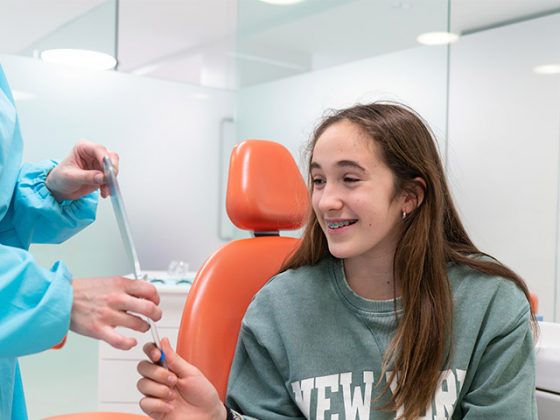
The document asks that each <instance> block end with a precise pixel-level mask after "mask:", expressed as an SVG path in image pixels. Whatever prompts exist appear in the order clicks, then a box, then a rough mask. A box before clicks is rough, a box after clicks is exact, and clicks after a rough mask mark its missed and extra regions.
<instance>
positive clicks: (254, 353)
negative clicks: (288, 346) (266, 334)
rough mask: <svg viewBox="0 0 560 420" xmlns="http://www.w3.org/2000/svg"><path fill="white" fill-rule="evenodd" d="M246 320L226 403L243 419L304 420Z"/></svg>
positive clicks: (236, 353)
mask: <svg viewBox="0 0 560 420" xmlns="http://www.w3.org/2000/svg"><path fill="white" fill-rule="evenodd" d="M248 315H249V318H250V317H251V315H250V313H248ZM246 318H247V315H246ZM246 321H247V320H244V325H243V326H242V328H241V332H240V335H239V340H238V342H237V349H236V352H235V357H234V360H233V365H232V368H231V371H230V376H229V382H228V391H227V398H226V404H227V405H228V407H230V408H231V409H233V410H235V411H236V412H238V413H240V414H242V415H243V418H244V419H261V420H288V419H304V418H305V417H304V416H303V415H302V413H301V411H300V410H299V409H298V407H297V406H296V405H295V403H294V402H293V401H292V399H291V398H290V395H289V393H288V391H287V389H286V387H285V385H284V380H283V378H282V375H281V373H280V371H279V369H278V367H277V366H276V365H275V363H274V362H273V358H272V357H271V355H270V353H269V352H268V350H267V348H266V346H265V345H263V344H262V343H260V342H259V340H258V339H257V337H256V335H255V333H254V332H253V331H252V330H251V328H250V327H249V326H248V325H247V322H246ZM249 323H250V319H249ZM259 323H260V322H259Z"/></svg>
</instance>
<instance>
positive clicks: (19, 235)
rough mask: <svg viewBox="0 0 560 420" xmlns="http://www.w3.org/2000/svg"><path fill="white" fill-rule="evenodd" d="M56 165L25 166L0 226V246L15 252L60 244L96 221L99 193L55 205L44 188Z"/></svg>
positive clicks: (46, 162)
mask: <svg viewBox="0 0 560 420" xmlns="http://www.w3.org/2000/svg"><path fill="white" fill-rule="evenodd" d="M55 165H56V162H55V161H44V162H40V163H36V164H24V165H23V166H22V167H21V169H20V172H19V175H18V179H17V182H16V185H15V189H14V194H13V198H12V202H11V204H10V207H9V209H8V212H7V214H6V216H5V217H4V218H3V219H2V221H1V222H0V242H1V243H2V244H6V245H10V246H15V247H18V248H28V247H29V245H30V244H31V243H60V242H63V241H64V240H66V239H68V238H69V237H71V236H72V235H74V234H75V233H77V232H79V231H80V230H81V229H83V228H84V227H86V226H87V225H89V224H90V223H91V222H93V221H94V220H95V212H96V209H97V199H98V193H97V192H93V193H91V194H88V195H86V196H84V197H82V198H80V199H78V200H67V201H62V202H58V201H56V199H55V198H54V197H53V196H52V194H51V193H50V191H49V189H48V188H47V186H46V184H45V181H46V178H47V175H48V173H49V172H50V170H51V169H52V168H54V166H55Z"/></svg>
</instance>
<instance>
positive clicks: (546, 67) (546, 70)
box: [533, 63, 560, 75]
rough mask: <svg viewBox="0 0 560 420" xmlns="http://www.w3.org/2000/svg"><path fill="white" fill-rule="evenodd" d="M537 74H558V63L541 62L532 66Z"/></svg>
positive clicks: (559, 66) (559, 69) (559, 71)
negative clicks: (541, 63) (539, 64)
mask: <svg viewBox="0 0 560 420" xmlns="http://www.w3.org/2000/svg"><path fill="white" fill-rule="evenodd" d="M533 71H534V72H535V73H537V74H547V75H548V74H560V63H558V64H543V65H542V66H537V67H534V68H533Z"/></svg>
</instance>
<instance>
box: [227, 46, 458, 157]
mask: <svg viewBox="0 0 560 420" xmlns="http://www.w3.org/2000/svg"><path fill="white" fill-rule="evenodd" d="M446 95H447V49H446V48H445V47H419V48H413V49H408V50H403V51H399V52H395V53H391V54H386V55H382V56H378V57H374V58H370V59H366V60H360V61H356V62H353V63H349V64H345V65H341V66H336V67H331V68H328V69H325V70H319V71H314V72H311V73H306V74H303V75H300V76H295V77H291V78H288V79H282V80H279V81H276V82H271V83H266V84H262V85H257V86H254V87H250V88H246V89H242V90H240V92H239V94H238V101H237V113H238V118H237V121H238V123H237V126H238V136H239V138H248V137H251V138H265V139H271V140H275V141H278V142H280V143H283V144H285V145H286V146H287V147H288V148H290V150H291V151H292V153H293V154H294V156H296V158H298V159H299V158H300V157H301V156H302V151H303V146H305V145H306V144H307V141H308V140H309V137H310V135H311V133H312V131H313V129H314V127H315V126H316V125H317V123H318V122H319V121H320V119H321V116H322V115H323V113H324V111H325V110H327V109H329V108H343V107H347V106H351V105H353V104H356V103H358V102H361V103H367V102H371V101H373V100H379V99H386V100H396V101H400V102H404V103H407V104H409V105H411V106H412V107H413V108H414V109H416V110H417V111H418V112H419V113H420V114H421V115H422V116H424V117H425V118H426V119H427V120H428V122H429V123H430V124H431V126H432V128H433V130H434V131H435V133H436V135H437V137H438V140H439V141H440V149H441V151H442V153H443V152H444V146H445V145H444V143H445V141H444V137H445V134H446V124H447V122H446V118H447V116H446V109H445V104H446ZM300 161H301V159H300Z"/></svg>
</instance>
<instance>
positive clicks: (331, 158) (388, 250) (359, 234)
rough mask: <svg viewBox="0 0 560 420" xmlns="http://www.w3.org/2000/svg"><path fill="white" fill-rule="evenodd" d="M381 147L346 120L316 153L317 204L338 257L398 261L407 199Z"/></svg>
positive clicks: (331, 130)
mask: <svg viewBox="0 0 560 420" xmlns="http://www.w3.org/2000/svg"><path fill="white" fill-rule="evenodd" d="M380 152H381V150H380V146H379V145H378V144H377V143H376V142H375V141H372V140H371V139H370V138H368V137H367V135H366V134H364V133H363V132H362V130H361V129H360V128H359V127H358V126H357V125H355V124H353V123H351V122H348V121H341V122H338V123H336V124H333V125H331V126H330V127H329V128H327V129H326V130H325V131H324V132H323V134H322V135H321V136H320V137H319V139H318V141H317V143H316V144H315V147H314V149H313V156H312V161H311V167H310V169H311V179H312V182H313V191H312V194H311V204H312V206H313V210H314V211H315V214H316V216H317V219H318V221H319V224H320V226H321V228H322V229H323V232H324V233H325V236H326V237H327V242H328V246H329V250H330V252H331V254H332V255H334V256H335V257H337V258H344V259H351V258H357V257H366V258H370V257H373V258H387V257H388V258H392V257H393V255H394V253H395V249H396V246H397V243H398V240H399V236H400V234H401V226H402V211H403V210H406V201H407V200H406V197H405V195H404V194H397V195H396V196H394V195H395V194H394V175H393V173H392V172H391V170H390V169H389V167H388V166H387V165H386V164H385V163H384V162H383V161H382V160H381V159H380V156H381V154H380Z"/></svg>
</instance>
